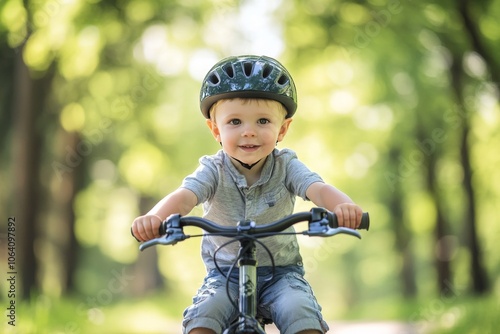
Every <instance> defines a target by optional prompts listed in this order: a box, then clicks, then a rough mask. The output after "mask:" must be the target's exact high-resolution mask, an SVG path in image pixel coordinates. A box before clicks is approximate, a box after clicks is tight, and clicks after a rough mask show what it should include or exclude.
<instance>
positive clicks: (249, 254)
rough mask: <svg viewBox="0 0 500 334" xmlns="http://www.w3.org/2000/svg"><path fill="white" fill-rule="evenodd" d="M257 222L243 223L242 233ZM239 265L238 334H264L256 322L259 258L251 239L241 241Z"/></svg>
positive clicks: (240, 225)
mask: <svg viewBox="0 0 500 334" xmlns="http://www.w3.org/2000/svg"><path fill="white" fill-rule="evenodd" d="M254 226H255V222H252V221H241V222H239V224H238V227H239V228H240V231H241V232H243V233H245V231H248V230H250V229H251V228H252V227H254ZM238 265H239V294H240V296H239V312H240V319H239V326H238V329H237V331H236V333H264V330H263V329H262V327H261V326H260V325H259V323H258V321H257V320H256V318H255V317H256V315H257V256H256V246H255V242H254V240H253V239H251V238H242V239H241V240H240V260H239V261H238Z"/></svg>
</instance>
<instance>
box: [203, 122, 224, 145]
mask: <svg viewBox="0 0 500 334" xmlns="http://www.w3.org/2000/svg"><path fill="white" fill-rule="evenodd" d="M206 123H207V126H208V128H209V129H210V132H212V136H214V138H215V140H217V142H219V143H220V142H221V140H220V131H219V128H218V127H217V123H215V122H214V121H212V120H211V119H207V120H206Z"/></svg>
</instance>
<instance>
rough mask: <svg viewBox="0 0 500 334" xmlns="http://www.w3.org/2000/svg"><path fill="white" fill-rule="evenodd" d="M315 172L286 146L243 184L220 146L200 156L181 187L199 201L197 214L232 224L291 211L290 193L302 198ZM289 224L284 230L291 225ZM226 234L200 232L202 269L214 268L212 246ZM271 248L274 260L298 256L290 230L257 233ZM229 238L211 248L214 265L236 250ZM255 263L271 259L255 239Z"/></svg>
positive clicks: (225, 263)
mask: <svg viewBox="0 0 500 334" xmlns="http://www.w3.org/2000/svg"><path fill="white" fill-rule="evenodd" d="M315 182H323V180H322V179H321V177H320V176H319V175H318V174H316V173H314V172H311V171H310V170H309V169H308V168H307V167H306V166H305V165H304V164H303V163H302V162H300V161H299V160H298V159H297V155H296V154H295V152H293V151H292V150H289V149H282V150H278V149H275V150H274V151H273V152H272V153H271V154H270V155H269V156H268V157H267V158H266V161H265V163H264V167H263V169H262V173H261V176H260V179H259V180H258V181H257V182H256V183H254V184H253V185H251V186H250V187H248V185H247V182H246V179H245V177H244V176H243V175H242V174H241V173H240V172H238V170H237V169H236V167H235V166H234V165H233V164H232V162H231V159H230V157H229V156H228V155H227V154H225V153H224V152H223V151H222V150H220V151H219V152H217V154H215V155H212V156H204V157H202V158H201V159H200V165H199V167H198V168H197V169H196V170H195V172H194V173H193V174H191V175H189V176H187V177H186V178H185V179H184V181H183V183H182V187H183V188H186V189H189V190H191V191H192V192H194V193H195V195H196V196H197V198H198V204H201V203H203V211H204V215H203V217H204V218H206V219H209V220H211V221H214V222H216V223H218V224H221V225H227V226H235V225H236V224H237V222H238V221H242V220H253V221H255V222H256V223H257V224H265V223H270V222H273V221H276V220H278V219H281V218H283V217H285V216H287V215H290V214H292V213H293V208H294V204H295V197H296V196H300V197H302V198H303V199H305V200H307V198H306V190H307V188H308V187H309V186H310V185H311V184H312V183H315ZM293 230H294V229H293V227H290V228H289V229H288V230H287V231H288V232H289V231H293ZM229 240H230V239H228V238H226V237H219V236H204V237H203V240H202V246H201V253H202V258H203V261H204V262H205V265H206V267H207V269H208V270H210V269H213V268H215V265H214V259H213V255H214V252H215V251H216V250H217V249H218V248H219V247H220V246H221V245H222V244H224V243H226V242H227V241H229ZM260 241H261V242H263V243H264V244H265V245H266V246H267V247H268V248H269V250H270V251H271V254H273V257H274V262H275V265H277V266H285V265H291V264H300V263H301V261H302V258H301V256H300V254H299V246H298V244H297V239H296V236H295V235H282V236H274V237H267V238H263V239H260ZM238 247H239V243H238V242H234V243H231V244H230V245H228V246H225V247H224V248H222V249H221V250H219V251H218V252H217V259H216V260H217V263H218V265H219V266H230V265H231V264H233V262H234V260H235V258H236V256H237V254H238ZM257 261H258V265H259V266H269V265H271V260H270V259H269V256H268V254H267V252H266V251H265V250H264V249H263V247H262V246H261V245H257Z"/></svg>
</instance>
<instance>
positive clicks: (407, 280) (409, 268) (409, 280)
mask: <svg viewBox="0 0 500 334" xmlns="http://www.w3.org/2000/svg"><path fill="white" fill-rule="evenodd" d="M400 155H401V150H400V149H399V148H397V147H393V148H392V149H391V151H390V152H389V166H390V167H389V168H394V169H395V171H396V172H395V173H393V175H398V166H399V157H400ZM403 198H404V196H403V191H402V189H401V182H400V180H399V179H398V180H397V181H396V182H394V183H393V188H392V192H390V198H389V200H388V202H389V208H390V212H391V217H392V220H391V221H392V222H393V224H394V233H395V235H396V248H397V252H398V253H399V254H401V257H402V259H403V267H402V268H401V272H400V277H401V283H402V293H403V296H404V297H406V298H413V297H415V296H416V295H417V284H416V281H415V260H414V256H413V253H412V250H411V247H410V245H411V242H410V239H411V232H410V231H409V229H408V226H407V225H405V223H404V222H405V217H404V213H403V203H402V199H403Z"/></svg>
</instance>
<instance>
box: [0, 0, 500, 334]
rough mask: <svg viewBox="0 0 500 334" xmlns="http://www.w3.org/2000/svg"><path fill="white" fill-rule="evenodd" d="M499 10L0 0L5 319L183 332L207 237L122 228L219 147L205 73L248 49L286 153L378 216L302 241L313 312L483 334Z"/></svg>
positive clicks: (498, 132) (495, 165)
mask: <svg viewBox="0 0 500 334" xmlns="http://www.w3.org/2000/svg"><path fill="white" fill-rule="evenodd" d="M499 17H500V1H499V0H483V1H472V0H457V1H437V0H436V1H427V0H423V1H410V0H368V1H355V0H352V1H347V0H335V1H332V0H308V1H299V0H292V1H285V0H254V1H250V0H246V1H244V0H242V1H231V0H211V1H201V0H183V1H174V0H162V1H160V0H106V1H104V0H37V1H29V0H24V1H21V0H2V1H1V3H0V110H1V112H0V141H1V151H0V184H1V186H0V212H1V217H0V219H1V220H2V224H1V228H0V233H1V234H0V242H1V251H0V259H1V263H0V266H1V272H2V274H3V275H2V279H1V283H0V287H1V295H0V302H1V305H2V309H4V310H6V309H7V307H9V305H10V303H11V302H12V300H14V301H15V306H16V317H15V325H16V326H12V325H11V324H9V323H8V321H11V318H9V317H8V316H9V314H11V312H10V311H9V310H6V311H4V313H5V316H3V317H2V322H1V324H0V328H1V331H2V332H3V333H160V332H165V331H166V330H171V331H172V333H178V332H180V320H181V318H182V311H183V309H184V308H185V307H186V306H187V305H189V304H190V302H191V296H192V295H193V294H194V293H195V291H196V289H197V288H198V286H199V285H200V283H201V279H202V278H203V276H204V267H203V264H202V261H201V259H200V256H199V242H200V240H199V239H190V240H189V241H186V242H184V243H182V244H180V245H176V246H174V247H163V248H157V249H148V250H147V251H145V252H143V253H139V251H138V244H137V242H136V241H135V240H134V239H133V238H132V237H131V236H130V231H129V229H130V225H131V223H132V221H133V219H134V218H135V217H136V216H138V215H141V214H144V213H146V212H147V211H148V210H149V209H150V208H151V207H152V206H153V205H154V204H155V203H156V202H157V201H158V200H160V199H161V198H162V197H163V196H165V195H166V194H168V193H169V192H170V191H172V190H174V189H175V188H177V187H178V186H179V184H180V182H181V180H182V178H183V177H184V176H186V175H187V174H189V173H191V172H192V171H193V170H194V169H195V168H196V166H197V165H198V159H199V157H201V156H202V155H205V154H213V153H215V152H216V151H217V150H218V149H219V145H218V143H216V142H215V141H214V140H213V138H212V137H211V135H210V133H209V131H208V130H207V129H206V126H205V124H204V123H205V122H204V119H203V117H202V116H201V113H200V111H199V107H198V94H199V88H200V84H201V80H202V78H203V76H204V75H205V73H206V71H207V70H208V69H209V68H210V67H211V66H212V65H213V64H214V63H215V62H216V61H218V60H219V59H221V58H223V57H226V56H229V55H235V54H248V53H252V54H266V55H269V56H272V57H276V58H277V59H279V60H280V61H281V62H282V63H283V64H284V65H285V66H286V67H287V68H288V69H289V70H290V72H291V74H292V76H293V78H294V79H295V82H296V84H297V89H298V96H299V108H298V112H297V114H296V116H295V117H294V122H293V125H292V128H291V130H290V132H289V134H288V135H287V137H286V138H285V141H284V142H282V143H280V147H290V148H292V149H294V150H295V151H296V152H297V153H298V155H299V158H300V159H301V160H302V161H304V162H305V163H306V164H307V165H308V166H309V167H310V168H311V169H313V170H315V171H317V172H318V173H320V174H321V175H322V176H323V177H324V179H325V180H326V181H327V182H329V183H331V184H334V185H336V186H337V187H338V188H340V189H342V190H343V191H344V192H346V193H347V194H349V195H350V196H351V197H352V198H353V199H354V200H355V201H356V202H357V203H358V204H360V205H361V206H362V207H363V209H364V210H365V211H369V212H370V215H371V221H372V227H371V229H370V231H369V232H363V239H362V240H355V239H354V238H352V239H351V238H349V237H337V238H330V239H326V240H325V239H321V240H318V239H311V238H307V237H299V239H300V244H301V249H302V252H303V256H304V259H305V266H306V271H307V279H308V280H309V281H310V282H311V284H312V285H313V288H314V289H315V291H316V294H317V296H318V299H319V302H320V304H322V306H323V309H324V316H325V318H326V319H327V320H328V321H332V322H334V323H335V321H341V322H342V321H345V322H354V323H359V322H367V321H370V322H372V321H376V322H378V321H390V322H394V321H395V322H398V323H410V324H412V325H413V328H414V330H415V332H419V333H424V332H425V333H493V332H494V329H496V328H498V326H500V321H499V320H498V314H499V313H500V303H499V300H500V278H499V274H500V243H498V242H499V240H497V239H498V238H499V237H500V224H499V213H498V212H499V205H500V203H499V198H500V154H499V150H498V147H500V118H499V114H500V107H499V90H498V89H499V87H498V85H499V82H500V79H499V76H500V22H499V20H498V18H499ZM309 208H310V203H305V202H301V201H299V202H298V203H297V208H296V209H297V211H301V210H308V209H309ZM200 213H201V210H200V209H199V208H197V209H195V210H194V211H193V212H192V214H193V215H199V214H200ZM9 226H10V227H11V229H12V227H13V226H14V227H15V259H14V262H15V271H16V275H15V278H16V280H15V297H12V296H10V294H9V290H10V289H11V288H12V287H11V285H10V284H9V281H8V280H7V279H8V278H9V277H10V275H9V276H8V274H7V272H9V271H11V270H10V269H9V267H8V264H9V261H11V260H12V259H9V256H10V255H9V253H8V228H9ZM193 232H194V233H198V231H193ZM4 273H5V274H4ZM365 332H367V331H365ZM368 332H369V330H368ZM495 332H496V331H495Z"/></svg>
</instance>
